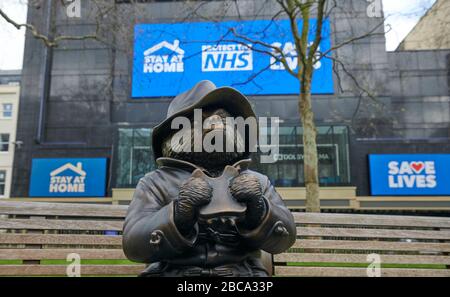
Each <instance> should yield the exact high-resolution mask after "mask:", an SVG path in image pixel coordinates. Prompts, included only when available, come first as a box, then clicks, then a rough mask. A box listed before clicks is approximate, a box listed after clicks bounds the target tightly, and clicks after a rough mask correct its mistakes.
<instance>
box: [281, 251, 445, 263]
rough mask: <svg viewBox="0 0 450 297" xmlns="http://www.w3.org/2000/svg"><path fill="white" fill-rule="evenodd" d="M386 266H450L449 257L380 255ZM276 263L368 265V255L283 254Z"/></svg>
mask: <svg viewBox="0 0 450 297" xmlns="http://www.w3.org/2000/svg"><path fill="white" fill-rule="evenodd" d="M380 259H381V263H386V264H450V257H449V256H419V255H380ZM274 262H275V263H278V262H309V263H311V262H325V263H327V262H328V263H329V262H331V263H368V262H369V261H367V255H366V254H317V253H282V254H279V255H274Z"/></svg>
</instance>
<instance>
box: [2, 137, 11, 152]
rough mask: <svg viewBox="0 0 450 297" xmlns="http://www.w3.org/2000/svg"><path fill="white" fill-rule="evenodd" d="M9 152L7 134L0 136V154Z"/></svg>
mask: <svg viewBox="0 0 450 297" xmlns="http://www.w3.org/2000/svg"><path fill="white" fill-rule="evenodd" d="M8 150H9V134H0V152H7V151H8Z"/></svg>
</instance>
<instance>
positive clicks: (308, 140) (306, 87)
mask: <svg viewBox="0 0 450 297" xmlns="http://www.w3.org/2000/svg"><path fill="white" fill-rule="evenodd" d="M305 68H308V67H305ZM305 71H307V70H306V69H305ZM301 85H302V86H301V91H300V97H299V112H300V117H301V121H302V125H303V162H304V176H305V187H306V211H307V212H320V200H319V176H318V157H317V144H316V134H317V131H316V125H315V123H314V113H313V111H312V105H311V76H310V75H309V73H306V74H305V76H304V77H303V79H302V83H301Z"/></svg>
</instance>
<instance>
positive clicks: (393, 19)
mask: <svg viewBox="0 0 450 297" xmlns="http://www.w3.org/2000/svg"><path fill="white" fill-rule="evenodd" d="M435 1H436V0H383V9H384V13H385V17H386V25H388V24H389V25H391V28H392V29H391V31H390V32H388V33H387V34H386V49H387V50H388V51H392V50H395V49H396V48H397V46H398V44H399V43H400V42H401V41H402V40H403V38H404V37H405V36H406V35H407V34H408V33H409V32H410V31H411V29H412V28H413V27H414V26H415V25H416V23H417V22H418V20H419V19H420V17H421V16H422V15H423V14H424V13H425V12H426V11H427V9H428V8H429V7H431V5H432V4H433V3H434V2H435ZM26 2H27V0H0V8H2V9H3V10H4V11H5V12H6V13H7V14H8V15H9V16H10V17H11V19H13V20H14V21H16V22H17V23H24V22H25V21H26V10H27V5H26ZM368 3H369V2H368ZM24 32H25V31H24V29H21V30H20V31H19V30H17V29H16V28H15V27H13V26H12V25H11V24H9V23H7V22H6V21H5V20H4V19H3V18H2V17H0V69H4V70H6V69H21V68H22V58H23V49H24V41H25V38H24V34H25V33H24Z"/></svg>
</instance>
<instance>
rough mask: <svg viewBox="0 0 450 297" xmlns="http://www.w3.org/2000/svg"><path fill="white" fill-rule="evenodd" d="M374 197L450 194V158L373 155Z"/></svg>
mask: <svg viewBox="0 0 450 297" xmlns="http://www.w3.org/2000/svg"><path fill="white" fill-rule="evenodd" d="M369 165H370V182H371V185H370V186H371V193H372V195H448V194H450V155H444V154H435V155H434V154H432V155H426V154H411V155H369Z"/></svg>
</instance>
